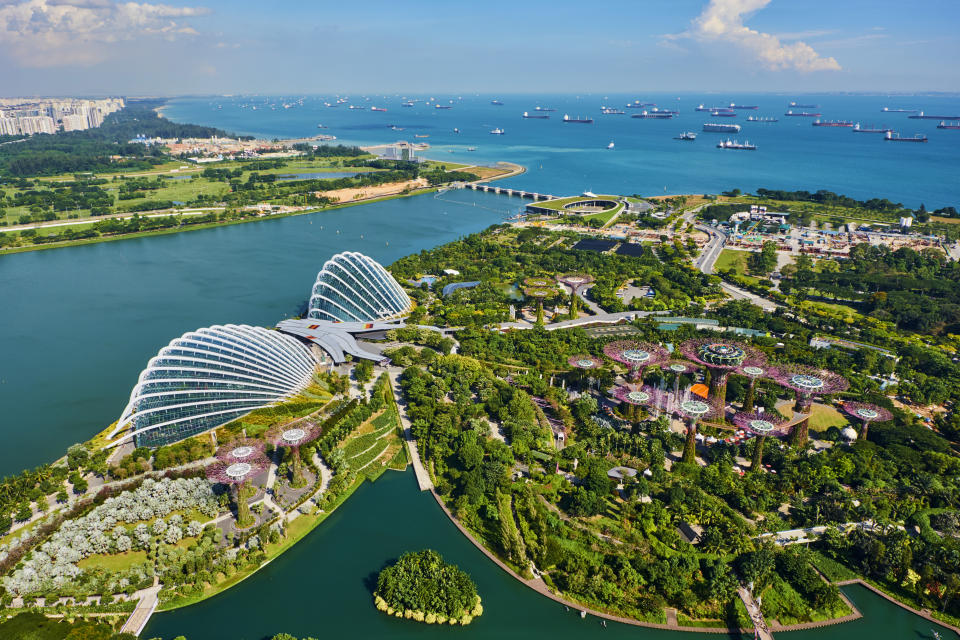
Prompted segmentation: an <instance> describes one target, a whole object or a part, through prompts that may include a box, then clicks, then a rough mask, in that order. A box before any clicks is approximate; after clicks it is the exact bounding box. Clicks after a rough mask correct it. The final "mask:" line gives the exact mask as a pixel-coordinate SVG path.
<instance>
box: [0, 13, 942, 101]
mask: <svg viewBox="0 0 960 640" xmlns="http://www.w3.org/2000/svg"><path fill="white" fill-rule="evenodd" d="M958 26H960V0H605V1H604V2H590V1H584V0H578V1H577V2H569V1H567V0H552V1H547V0H487V1H485V2H456V1H455V0H406V1H405V2H398V1H397V0H363V1H362V2H345V1H343V0H269V1H264V0H258V1H251V0H184V1H170V2H166V3H150V2H137V1H135V0H133V1H115V0H0V95H4V96H17V95H184V94H213V93H261V94H269V93H273V94H332V93H338V92H346V93H349V92H371V93H372V92H378V93H397V92H400V93H409V94H415V93H427V92H439V91H450V92H458V93H467V92H492V93H503V94H506V93H537V92H553V93H590V92H623V93H635V92H637V91H644V90H646V91H670V92H674V91H675V92H697V93H702V92H706V91H721V92H730V91H745V92H764V91H787V92H791V93H794V94H796V93H800V92H834V91H864V92H880V93H889V92H923V91H945V92H960V66H958V65H957V64H956V62H957V60H958V59H960V28H958Z"/></svg>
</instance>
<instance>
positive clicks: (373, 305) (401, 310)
mask: <svg viewBox="0 0 960 640" xmlns="http://www.w3.org/2000/svg"><path fill="white" fill-rule="evenodd" d="M412 306H413V303H412V302H411V301H410V297H409V296H408V295H407V294H406V292H405V291H404V290H403V287H401V286H400V284H399V283H398V282H397V281H396V280H395V279H394V277H393V276H392V275H390V273H388V272H387V270H386V269H384V268H383V267H382V266H381V265H380V264H379V263H378V262H377V261H375V260H373V259H372V258H369V257H367V256H365V255H363V254H361V253H356V252H354V251H344V252H343V253H338V254H337V255H335V256H333V257H332V258H330V259H329V260H327V261H326V262H325V263H324V264H323V268H322V269H321V270H320V273H318V274H317V280H316V282H315V283H314V285H313V290H312V291H311V294H310V310H309V311H308V312H307V317H308V318H313V319H316V320H331V321H333V322H372V321H375V320H387V319H391V318H398V317H401V316H403V315H405V314H407V313H408V312H409V311H410V309H411V307H412Z"/></svg>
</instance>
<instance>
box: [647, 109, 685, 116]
mask: <svg viewBox="0 0 960 640" xmlns="http://www.w3.org/2000/svg"><path fill="white" fill-rule="evenodd" d="M650 111H652V112H653V113H669V114H670V115H673V116H678V115H680V112H679V111H676V110H674V109H657V108H656V107H654V108H653V109H651V110H650Z"/></svg>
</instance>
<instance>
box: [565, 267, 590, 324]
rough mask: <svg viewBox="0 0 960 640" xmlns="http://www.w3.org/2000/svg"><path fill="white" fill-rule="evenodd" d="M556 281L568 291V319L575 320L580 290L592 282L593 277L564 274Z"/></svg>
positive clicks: (582, 274) (578, 307) (583, 274)
mask: <svg viewBox="0 0 960 640" xmlns="http://www.w3.org/2000/svg"><path fill="white" fill-rule="evenodd" d="M557 281H558V282H559V283H560V284H562V285H563V286H565V287H566V288H567V289H569V290H570V318H571V319H572V320H576V319H577V318H578V317H579V315H580V296H581V295H582V294H581V293H580V290H581V289H582V288H583V287H585V286H586V285H588V284H590V283H591V282H593V276H590V275H587V274H585V273H566V274H564V275H562V276H558V277H557Z"/></svg>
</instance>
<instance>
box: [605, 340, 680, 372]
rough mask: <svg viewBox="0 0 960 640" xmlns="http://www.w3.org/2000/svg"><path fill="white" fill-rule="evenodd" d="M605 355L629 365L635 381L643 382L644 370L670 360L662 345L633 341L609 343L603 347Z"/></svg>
mask: <svg viewBox="0 0 960 640" xmlns="http://www.w3.org/2000/svg"><path fill="white" fill-rule="evenodd" d="M603 353H604V355H606V356H607V357H608V358H610V359H611V360H614V361H616V362H619V363H621V364H625V365H627V367H628V368H629V369H630V374H631V377H632V378H633V379H634V380H643V372H644V369H646V368H647V367H650V366H653V365H656V364H660V363H661V362H665V361H666V360H668V359H669V358H670V354H669V353H668V352H667V350H666V349H664V348H663V347H661V346H660V345H657V344H653V343H652V342H636V341H633V340H618V341H616V342H608V343H607V344H605V345H604V347H603Z"/></svg>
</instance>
